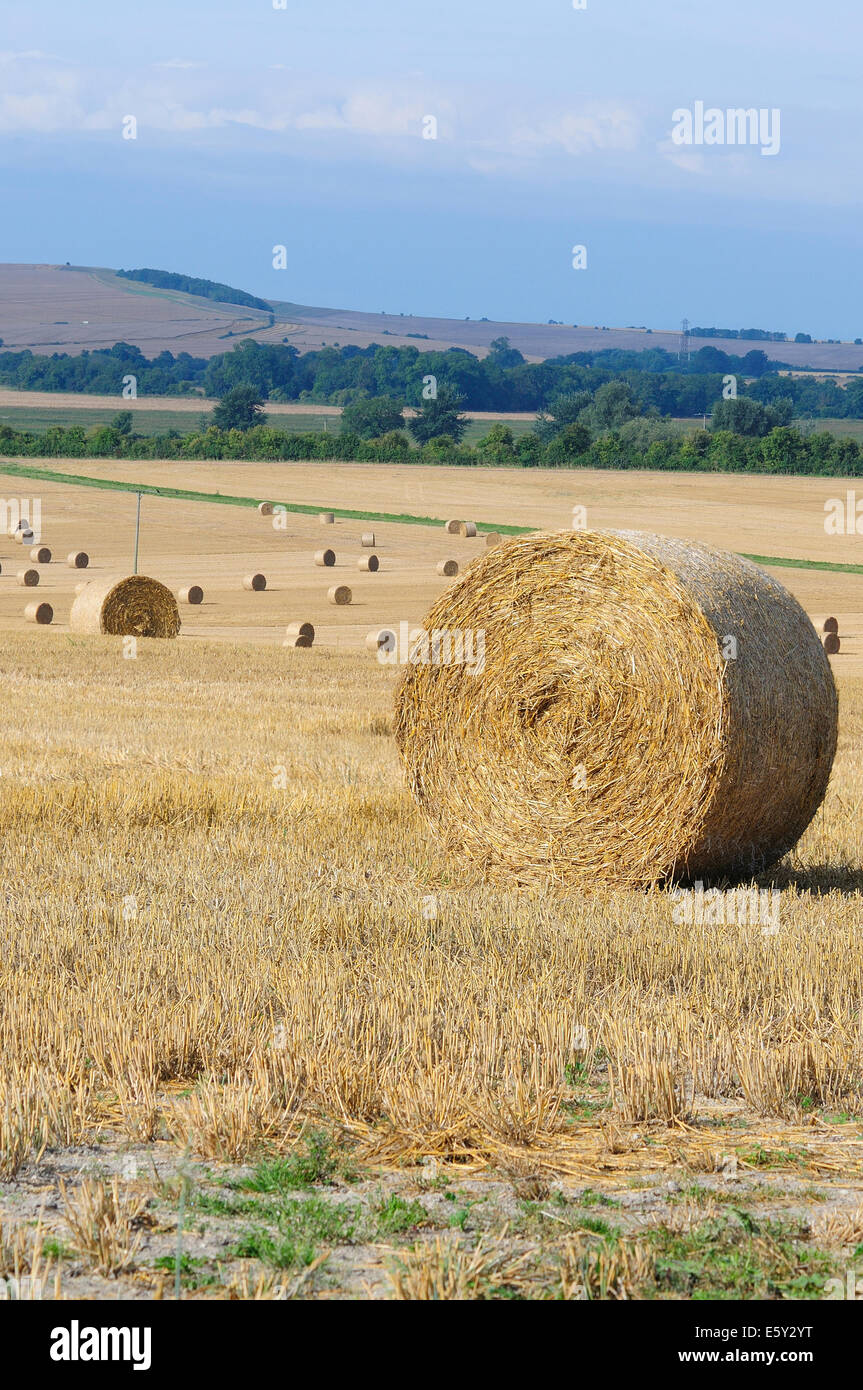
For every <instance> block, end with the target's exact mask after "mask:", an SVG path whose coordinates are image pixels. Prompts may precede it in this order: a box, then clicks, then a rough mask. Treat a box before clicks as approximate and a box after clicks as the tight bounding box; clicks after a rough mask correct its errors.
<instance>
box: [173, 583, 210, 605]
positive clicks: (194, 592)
mask: <svg viewBox="0 0 863 1390" xmlns="http://www.w3.org/2000/svg"><path fill="white" fill-rule="evenodd" d="M177 598H178V599H179V600H180V602H181V603H192V604H195V603H203V602H204V591H203V589H202V588H201V586H200V584H190V585H189V586H188V588H186V589H180V590H179V592H178V594H177Z"/></svg>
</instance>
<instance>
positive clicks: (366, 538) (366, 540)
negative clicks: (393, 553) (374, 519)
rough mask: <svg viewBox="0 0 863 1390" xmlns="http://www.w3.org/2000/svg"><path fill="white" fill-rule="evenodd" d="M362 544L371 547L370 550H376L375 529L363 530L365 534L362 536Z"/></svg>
mask: <svg viewBox="0 0 863 1390" xmlns="http://www.w3.org/2000/svg"><path fill="white" fill-rule="evenodd" d="M360 545H364V546H365V547H366V548H367V549H369V550H374V548H375V533H374V531H363V534H362V535H361V536H360Z"/></svg>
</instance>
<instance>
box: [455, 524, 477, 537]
mask: <svg viewBox="0 0 863 1390" xmlns="http://www.w3.org/2000/svg"><path fill="white" fill-rule="evenodd" d="M458 533H459V535H460V536H475V535H476V522H475V521H460V522H459V524H458Z"/></svg>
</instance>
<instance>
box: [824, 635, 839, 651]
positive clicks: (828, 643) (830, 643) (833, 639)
mask: <svg viewBox="0 0 863 1390" xmlns="http://www.w3.org/2000/svg"><path fill="white" fill-rule="evenodd" d="M841 649H842V643H841V641H840V640H839V633H838V632H825V634H824V650H825V652H826V653H827V655H828V656H835V655H836V653H837V652H838V651H841Z"/></svg>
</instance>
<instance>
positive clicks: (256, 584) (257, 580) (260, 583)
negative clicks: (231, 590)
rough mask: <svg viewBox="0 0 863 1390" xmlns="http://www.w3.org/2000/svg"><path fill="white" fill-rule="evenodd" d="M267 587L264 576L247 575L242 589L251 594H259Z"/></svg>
mask: <svg viewBox="0 0 863 1390" xmlns="http://www.w3.org/2000/svg"><path fill="white" fill-rule="evenodd" d="M266 587H267V576H266V575H265V574H247V575H246V577H245V579H244V580H243V588H244V589H248V590H249V591H250V592H251V593H255V594H260V593H262V592H263V590H264V589H266Z"/></svg>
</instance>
